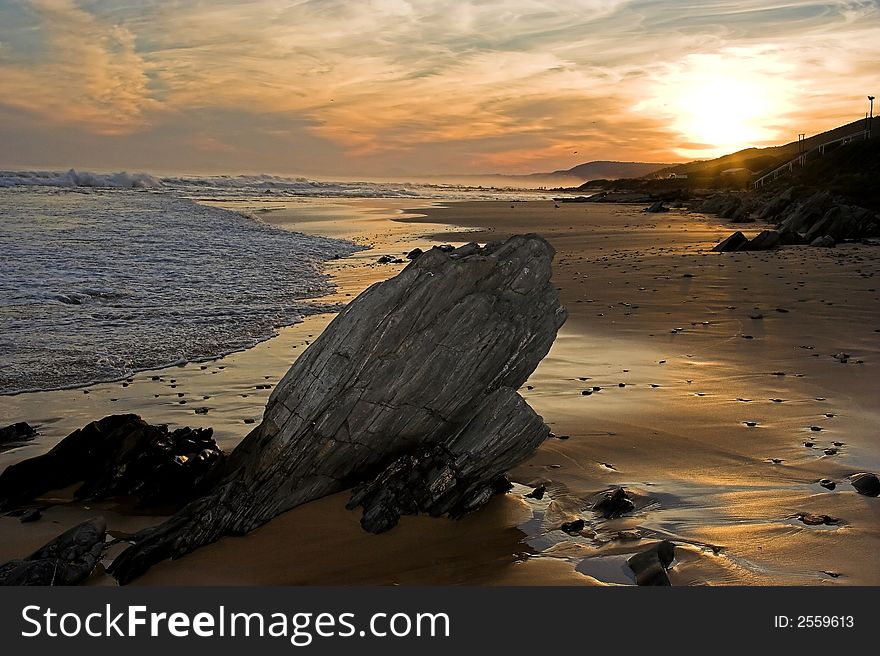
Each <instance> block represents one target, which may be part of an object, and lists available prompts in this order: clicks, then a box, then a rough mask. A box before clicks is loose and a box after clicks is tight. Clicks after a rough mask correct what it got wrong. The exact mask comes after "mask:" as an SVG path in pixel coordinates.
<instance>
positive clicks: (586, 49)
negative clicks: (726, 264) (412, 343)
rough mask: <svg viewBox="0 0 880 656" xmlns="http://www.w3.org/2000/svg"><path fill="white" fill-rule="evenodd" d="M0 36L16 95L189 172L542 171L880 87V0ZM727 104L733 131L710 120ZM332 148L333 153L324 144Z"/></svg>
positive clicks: (623, 2)
mask: <svg viewBox="0 0 880 656" xmlns="http://www.w3.org/2000/svg"><path fill="white" fill-rule="evenodd" d="M4 18H5V19H6V20H4ZM0 44H2V45H0V106H2V105H5V106H7V107H9V108H14V109H15V110H16V111H17V112H20V116H19V118H20V121H21V122H23V123H25V124H26V123H27V119H26V117H27V116H31V117H33V121H32V124H33V125H36V124H37V122H38V121H42V122H44V123H45V122H49V123H51V124H53V125H59V126H64V125H69V126H76V127H77V128H79V129H84V130H88V131H91V132H93V133H95V134H96V135H99V136H97V137H96V139H95V149H96V155H95V156H96V157H97V156H98V155H99V154H100V152H101V149H102V148H109V143H110V141H113V143H114V148H118V146H119V144H120V143H123V142H125V141H126V140H128V141H129V142H130V143H132V144H133V143H135V142H138V143H141V142H142V140H143V138H144V136H145V135H152V138H153V139H154V140H158V141H159V142H160V143H162V144H163V145H164V146H165V147H166V149H167V153H166V156H165V160H163V159H162V157H161V156H158V155H156V157H157V159H156V160H155V161H157V162H159V163H160V165H164V166H169V167H170V166H174V167H176V168H186V167H187V166H188V165H190V164H192V165H195V162H202V161H205V158H212V159H211V161H213V162H214V163H215V164H214V165H215V166H216V168H217V169H227V170H229V169H237V168H242V167H245V168H248V169H254V168H259V167H260V162H261V158H262V161H266V162H268V161H271V162H279V163H280V166H283V167H284V168H285V169H286V170H288V171H291V172H303V173H308V172H312V171H311V168H313V167H315V166H316V161H320V162H321V165H320V166H321V168H322V170H320V171H317V172H319V173H325V174H332V173H334V172H338V173H340V174H343V173H353V172H362V173H377V174H380V173H393V172H395V171H409V172H425V173H431V172H434V173H436V172H440V171H453V170H463V169H467V170H472V171H475V170H486V169H487V167H488V168H492V169H500V170H509V171H526V170H532V169H534V168H548V167H549V168H557V167H561V166H565V165H570V164H573V163H577V162H580V161H584V160H586V159H590V158H596V159H598V158H617V159H623V158H627V159H652V160H671V159H679V158H682V157H690V156H700V155H703V154H707V153H711V152H713V150H717V149H719V148H731V147H737V146H741V145H750V144H752V143H754V144H755V145H760V144H763V143H770V142H773V141H775V140H778V139H788V138H789V137H791V136H792V135H794V134H796V133H797V132H804V131H806V132H811V131H814V130H819V129H822V128H825V127H829V126H831V125H833V124H835V123H838V122H842V121H844V120H852V119H853V118H855V117H856V116H857V115H858V112H860V111H861V109H860V107H861V104H860V103H861V97H863V96H864V95H866V93H868V92H869V91H871V90H872V89H870V88H869V85H870V84H872V83H876V72H875V70H876V62H877V61H880V9H878V3H877V2H876V1H862V2H858V1H847V0H839V1H827V2H815V1H811V0H777V1H776V2H766V1H764V2H759V1H758V0H739V1H734V0H705V1H700V2H698V1H697V0H684V1H680V2H670V1H667V0H663V1H662V2H661V1H660V0H569V1H568V2H566V3H560V2H558V1H556V0H482V1H477V0H473V1H465V0H373V1H362V2H350V1H343V0H299V1H293V2H291V1H281V0H253V1H250V2H237V1H232V0H217V1H212V2H207V1H202V0H175V1H165V0H163V1H159V0H143V1H141V2H135V1H133V0H128V1H126V0H79V2H75V1H74V0H33V1H29V2H28V1H25V0H11V1H10V0H0ZM725 89H726V91H725ZM874 90H876V89H874ZM725 94H726V97H725ZM715 96H718V98H717V106H715V105H714V104H713V102H712V101H713V99H714V98H715ZM718 108H724V109H723V110H719V109H718ZM713 110H714V111H718V112H719V118H725V119H726V120H728V121H736V125H735V126H734V127H736V129H735V130H734V129H728V130H726V132H725V133H724V134H723V135H722V136H719V135H718V134H717V133H713V131H712V130H713V126H714V125H715V124H714V123H713V122H712V121H711V120H708V122H703V119H704V118H705V117H704V112H705V111H713ZM199 115H203V116H204V117H206V119H205V120H204V121H201V122H200V121H199V120H198V116H199ZM209 116H210V117H217V118H216V119H212V120H208V119H207V117H209ZM231 117H235V120H234V121H232V119H231ZM184 126H186V129H187V130H189V131H190V133H189V134H187V135H186V137H185V138H184V139H181V131H182V130H183V128H184ZM31 129H32V130H33V135H34V140H35V141H39V140H40V139H42V138H48V137H47V136H45V135H47V134H48V132H47V128H46V127H45V125H43V126H42V127H40V128H39V129H38V128H36V127H32V128H31ZM52 134H57V132H54V131H53V132H52ZM41 135H43V136H41ZM171 135H174V136H173V137H172V136H171ZM0 138H2V134H0ZM53 138H54V137H53ZM724 139H727V141H724ZM163 140H165V141H163ZM722 142H723V143H722ZM249 143H250V144H257V143H259V144H261V145H264V147H263V148H262V149H259V150H257V149H253V148H250V147H248V144H249ZM273 144H274V145H273ZM321 144H323V149H324V150H325V151H326V154H327V157H326V158H321V157H318V158H316V157H315V156H314V153H313V152H312V153H310V152H307V151H308V150H309V149H314V148H316V147H321ZM265 148H269V149H270V151H271V152H267V151H266V150H265ZM331 154H332V156H333V157H332V158H331V157H330V155H331ZM23 156H24V155H19V157H23ZM150 161H151V162H153V161H154V160H153V159H151V160H150ZM162 161H167V164H161V162H162ZM285 162H286V163H285ZM334 162H335V163H334ZM153 165H155V164H153ZM200 165H201V164H200ZM274 166H276V167H277V166H279V164H275V165H274Z"/></svg>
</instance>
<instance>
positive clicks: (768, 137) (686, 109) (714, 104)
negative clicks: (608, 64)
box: [635, 53, 796, 158]
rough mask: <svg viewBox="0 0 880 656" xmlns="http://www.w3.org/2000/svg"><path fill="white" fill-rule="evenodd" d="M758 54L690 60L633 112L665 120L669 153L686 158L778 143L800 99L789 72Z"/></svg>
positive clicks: (662, 78) (665, 75) (660, 80)
mask: <svg viewBox="0 0 880 656" xmlns="http://www.w3.org/2000/svg"><path fill="white" fill-rule="evenodd" d="M756 54H757V53H735V54H731V53H727V54H724V55H692V56H690V57H688V58H686V59H685V60H684V61H682V62H679V63H678V64H676V65H673V66H670V67H668V68H667V69H666V70H664V71H663V72H662V73H660V74H659V75H657V76H655V78H654V84H653V86H652V88H651V91H650V93H649V95H648V97H647V98H646V99H644V100H643V101H642V102H640V103H639V104H638V105H637V106H636V107H635V109H636V110H637V111H642V112H644V111H647V112H651V113H653V114H656V115H658V116H660V117H662V118H665V119H666V120H667V121H668V126H669V128H670V131H671V132H672V133H674V134H676V135H677V142H676V143H670V144H669V147H670V150H674V151H675V152H677V153H678V154H679V155H682V156H685V157H693V158H707V157H717V156H719V155H724V154H727V153H730V152H735V151H737V150H742V149H743V148H748V147H750V146H764V145H767V144H769V143H774V142H775V141H776V140H777V139H778V137H779V134H778V132H779V126H780V125H781V124H784V123H785V122H786V117H787V114H789V113H790V112H791V111H792V109H793V107H792V100H793V98H795V97H796V94H795V93H794V89H793V88H792V82H790V78H789V77H788V76H787V75H785V74H784V73H786V72H787V71H785V70H784V68H782V67H781V66H779V65H778V64H776V63H775V62H773V61H772V59H769V58H767V57H759V56H756Z"/></svg>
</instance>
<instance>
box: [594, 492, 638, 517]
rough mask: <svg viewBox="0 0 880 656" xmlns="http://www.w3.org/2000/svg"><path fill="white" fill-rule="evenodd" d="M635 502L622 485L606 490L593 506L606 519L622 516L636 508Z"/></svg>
mask: <svg viewBox="0 0 880 656" xmlns="http://www.w3.org/2000/svg"><path fill="white" fill-rule="evenodd" d="M635 507H636V506H635V504H634V503H633V502H632V499H630V498H629V495H628V494H627V493H626V490H624V489H623V488H622V487H619V488H617V489H614V490H609V491H608V492H606V493H605V494H604V495H603V496H602V498H601V499H600V500H599V501H598V502H596V504H595V505H594V506H593V510H594V511H596V512H598V513H601V514H602V516H603V517H604V518H605V519H613V518H615V517H620V516H621V515H625V514H626V513H628V512H632V511H633V510H634V509H635Z"/></svg>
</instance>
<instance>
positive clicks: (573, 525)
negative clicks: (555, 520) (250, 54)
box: [560, 519, 586, 533]
mask: <svg viewBox="0 0 880 656" xmlns="http://www.w3.org/2000/svg"><path fill="white" fill-rule="evenodd" d="M585 525H586V522H584V520H582V519H575V520H573V521H571V522H565V523H563V524H562V526H561V527H560V528H561V530H563V531H565V532H566V533H580V532H581V531H583V530H584V526H585Z"/></svg>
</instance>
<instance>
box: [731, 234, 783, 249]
mask: <svg viewBox="0 0 880 656" xmlns="http://www.w3.org/2000/svg"><path fill="white" fill-rule="evenodd" d="M781 243H782V236H781V235H780V233H779V232H778V231H777V230H762V231H761V232H760V233H758V235H757V236H755V237H753V238H752V239H750V240H749V242H748V243H747V244H745V245H744V246H743V247H742V248H741V249H740V250H743V251H769V250H773V249H774V248H777V247H778V246H779V245H780V244H781Z"/></svg>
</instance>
